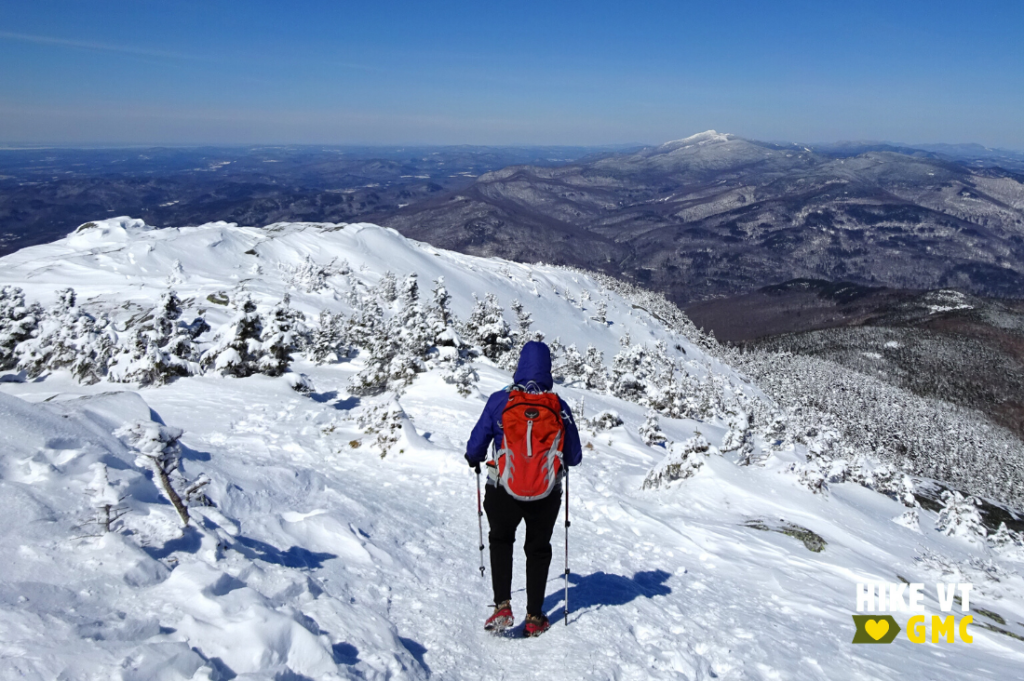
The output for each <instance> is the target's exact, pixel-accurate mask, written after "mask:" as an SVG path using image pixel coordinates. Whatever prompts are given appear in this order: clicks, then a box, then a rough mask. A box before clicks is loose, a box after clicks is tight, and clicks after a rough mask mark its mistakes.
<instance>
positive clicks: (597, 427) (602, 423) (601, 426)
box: [587, 409, 623, 433]
mask: <svg viewBox="0 0 1024 681" xmlns="http://www.w3.org/2000/svg"><path fill="white" fill-rule="evenodd" d="M587 423H588V424H589V426H590V428H591V430H593V431H594V432H595V433H599V432H601V431H602V430H611V429H612V428H617V427H618V426H621V425H622V423H623V421H622V417H621V416H619V415H618V414H617V413H616V412H614V411H612V410H611V409H605V410H604V411H602V412H600V413H599V414H597V415H595V416H594V418H592V419H590V420H589V421H587Z"/></svg>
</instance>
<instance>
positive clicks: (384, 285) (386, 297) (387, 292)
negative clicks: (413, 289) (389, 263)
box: [377, 270, 398, 305]
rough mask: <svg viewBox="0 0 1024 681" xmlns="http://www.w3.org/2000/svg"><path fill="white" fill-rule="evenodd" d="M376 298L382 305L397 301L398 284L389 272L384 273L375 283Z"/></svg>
mask: <svg viewBox="0 0 1024 681" xmlns="http://www.w3.org/2000/svg"><path fill="white" fill-rule="evenodd" d="M377 297H378V298H379V299H380V301H381V302H382V303H383V304H384V305H390V304H391V303H393V302H395V300H397V299H398V282H397V280H396V279H395V275H394V274H392V273H391V270H388V271H387V272H385V273H384V276H383V277H381V278H380V281H379V282H377Z"/></svg>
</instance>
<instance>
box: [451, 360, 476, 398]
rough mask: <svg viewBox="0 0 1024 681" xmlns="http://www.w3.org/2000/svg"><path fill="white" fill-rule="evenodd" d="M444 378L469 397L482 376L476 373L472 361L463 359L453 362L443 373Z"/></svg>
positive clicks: (461, 393) (460, 392) (464, 395)
mask: <svg viewBox="0 0 1024 681" xmlns="http://www.w3.org/2000/svg"><path fill="white" fill-rule="evenodd" d="M442 378H443V379H444V382H445V383H448V384H450V385H454V386H455V390H456V391H458V393H459V394H460V395H462V396H463V397H469V395H470V393H472V392H473V387H474V386H475V385H476V384H477V382H479V380H480V376H479V375H478V374H477V373H476V369H474V368H473V365H472V364H471V363H470V362H465V361H461V360H460V361H457V362H451V363H450V364H449V365H448V368H447V369H446V370H445V371H444V373H443V374H442Z"/></svg>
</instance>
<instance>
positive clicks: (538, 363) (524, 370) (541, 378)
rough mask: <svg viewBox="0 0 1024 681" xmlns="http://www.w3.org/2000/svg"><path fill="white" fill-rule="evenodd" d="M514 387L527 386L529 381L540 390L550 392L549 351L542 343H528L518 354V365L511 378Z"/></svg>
mask: <svg viewBox="0 0 1024 681" xmlns="http://www.w3.org/2000/svg"><path fill="white" fill-rule="evenodd" d="M513 380H514V381H515V382H516V385H521V386H527V384H529V383H530V382H531V381H532V382H533V383H536V384H537V387H539V388H540V389H541V390H551V387H552V386H553V385H554V384H555V381H554V379H552V378H551V350H550V349H549V348H548V346H547V345H546V344H544V343H541V342H539V341H530V342H529V343H527V344H526V345H524V346H523V350H522V352H520V353H519V365H518V366H517V367H516V374H515V376H514V378H513Z"/></svg>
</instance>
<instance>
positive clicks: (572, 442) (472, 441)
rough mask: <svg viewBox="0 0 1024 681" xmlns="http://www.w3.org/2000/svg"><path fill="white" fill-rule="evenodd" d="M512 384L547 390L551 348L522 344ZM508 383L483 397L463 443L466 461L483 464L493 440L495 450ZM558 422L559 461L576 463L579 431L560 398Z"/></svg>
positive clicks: (579, 451)
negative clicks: (562, 440)
mask: <svg viewBox="0 0 1024 681" xmlns="http://www.w3.org/2000/svg"><path fill="white" fill-rule="evenodd" d="M513 380H514V381H515V385H517V386H520V387H521V388H523V389H525V390H526V391H527V392H546V391H550V390H551V387H552V386H553V385H554V380H553V379H552V378H551V350H549V349H548V346H547V345H545V344H544V343H540V342H537V341H530V342H529V343H527V344H526V345H524V346H523V351H522V352H521V353H520V354H519V366H518V367H517V368H516V373H515V377H514V378H513ZM511 389H512V386H509V387H507V388H505V389H503V390H499V391H498V392H496V393H494V394H492V395H491V396H490V397H489V398H488V399H487V405H486V406H485V407H484V413H483V414H481V415H480V420H479V421H477V422H476V425H475V426H473V432H472V433H471V434H470V436H469V443H467V444H466V460H467V461H468V462H469V463H471V464H476V463H483V462H484V460H485V459H486V458H487V447H488V446H489V445H490V444H491V443H492V442H493V443H494V448H495V450H496V449H497V448H498V447H499V445H500V440H501V415H502V412H504V411H505V404H506V403H507V402H508V392H509V390H511ZM558 401H559V403H560V404H561V405H562V421H563V422H564V423H565V444H564V445H562V461H564V462H565V465H567V466H577V465H579V463H580V461H582V460H583V448H582V447H581V446H580V432H579V431H578V430H576V422H575V421H574V420H573V418H572V410H570V409H569V405H568V404H566V403H565V400H563V399H562V398H561V397H559V398H558Z"/></svg>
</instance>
